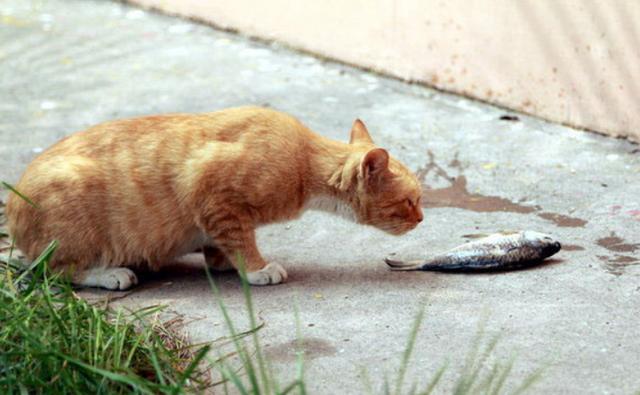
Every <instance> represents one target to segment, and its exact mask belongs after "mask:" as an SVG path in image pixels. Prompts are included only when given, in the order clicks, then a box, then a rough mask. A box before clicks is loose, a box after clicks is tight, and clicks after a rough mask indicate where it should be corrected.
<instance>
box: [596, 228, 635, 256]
mask: <svg viewBox="0 0 640 395" xmlns="http://www.w3.org/2000/svg"><path fill="white" fill-rule="evenodd" d="M596 243H598V245H599V246H600V247H604V248H606V249H607V250H609V251H611V252H636V250H637V249H639V248H640V244H629V243H627V242H626V241H625V240H623V239H621V238H620V237H618V236H616V234H615V233H614V232H611V235H610V236H609V237H603V238H601V239H598V241H596Z"/></svg>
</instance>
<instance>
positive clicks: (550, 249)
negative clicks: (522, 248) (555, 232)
mask: <svg viewBox="0 0 640 395" xmlns="http://www.w3.org/2000/svg"><path fill="white" fill-rule="evenodd" d="M522 238H523V241H525V242H526V243H528V244H529V245H531V246H532V247H534V248H535V249H536V250H539V251H540V255H541V257H542V258H546V257H550V256H551V255H553V254H555V253H556V252H558V251H560V249H561V248H562V245H561V244H560V242H559V241H558V240H556V239H554V238H553V237H552V236H550V235H548V234H545V233H540V232H534V231H530V230H528V231H525V232H523V233H522Z"/></svg>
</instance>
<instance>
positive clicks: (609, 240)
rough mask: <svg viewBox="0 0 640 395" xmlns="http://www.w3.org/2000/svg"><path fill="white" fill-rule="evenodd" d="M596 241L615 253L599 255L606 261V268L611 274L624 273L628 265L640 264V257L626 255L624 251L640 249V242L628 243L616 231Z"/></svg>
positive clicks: (630, 251) (629, 251)
mask: <svg viewBox="0 0 640 395" xmlns="http://www.w3.org/2000/svg"><path fill="white" fill-rule="evenodd" d="M596 243H597V244H598V245H599V246H600V247H603V248H605V249H607V250H609V251H611V252H613V253H615V254H614V255H613V256H607V255H598V259H600V260H601V261H602V262H603V263H604V268H605V269H606V270H607V271H608V272H609V273H611V274H614V275H616V276H619V275H621V274H623V273H624V270H625V268H626V267H628V266H633V265H638V264H640V257H637V256H631V255H624V254H622V253H634V252H636V250H638V249H640V244H632V243H628V242H627V241H626V240H624V239H622V238H621V237H618V236H617V235H616V233H615V232H611V234H610V235H609V236H607V237H603V238H600V239H598V240H597V241H596Z"/></svg>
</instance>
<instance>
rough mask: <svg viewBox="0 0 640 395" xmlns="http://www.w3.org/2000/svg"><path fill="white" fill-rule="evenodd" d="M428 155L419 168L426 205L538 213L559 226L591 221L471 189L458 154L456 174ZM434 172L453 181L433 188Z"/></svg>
mask: <svg viewBox="0 0 640 395" xmlns="http://www.w3.org/2000/svg"><path fill="white" fill-rule="evenodd" d="M427 155H428V157H429V162H428V163H427V164H425V165H424V166H423V167H422V168H421V169H418V171H417V172H416V175H417V177H418V180H420V182H421V183H422V185H423V190H424V197H423V203H422V205H423V207H425V208H442V207H454V208H460V209H463V210H471V211H475V212H483V213H487V212H511V213H518V214H532V213H535V214H536V215H537V216H539V217H540V218H542V219H545V220H547V221H550V222H553V223H554V224H555V225H556V226H560V227H584V226H585V225H586V224H587V222H588V221H586V220H584V219H581V218H576V217H571V216H568V215H565V214H559V213H552V212H547V211H542V207H540V206H529V205H524V204H520V203H516V202H512V201H511V200H509V199H505V198H502V197H499V196H490V195H482V194H479V193H471V192H469V190H468V188H467V177H466V176H465V175H464V174H461V173H462V171H463V167H462V163H461V162H460V160H459V159H458V156H457V154H456V155H455V156H454V159H453V160H452V161H451V162H450V163H449V166H450V167H452V168H455V169H457V170H458V172H459V173H460V174H458V176H455V177H453V176H451V175H449V173H448V172H447V171H446V170H445V169H444V168H442V167H441V166H440V165H438V164H437V163H436V161H435V155H434V154H433V152H431V151H427ZM432 173H433V174H435V176H437V177H440V178H442V179H444V180H447V182H449V186H447V187H443V188H433V187H431V186H429V185H427V184H426V178H427V176H429V175H430V174H432Z"/></svg>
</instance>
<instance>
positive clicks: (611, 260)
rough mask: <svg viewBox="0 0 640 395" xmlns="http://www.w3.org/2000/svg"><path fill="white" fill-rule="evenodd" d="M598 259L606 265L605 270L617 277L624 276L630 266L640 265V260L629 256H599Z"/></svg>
mask: <svg viewBox="0 0 640 395" xmlns="http://www.w3.org/2000/svg"><path fill="white" fill-rule="evenodd" d="M598 259H600V260H601V261H602V262H603V263H604V268H605V270H606V271H608V272H609V273H611V274H613V275H615V276H620V275H622V274H624V272H625V269H626V268H627V267H628V266H635V265H640V259H638V258H637V257H633V256H628V255H615V256H604V255H598Z"/></svg>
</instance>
